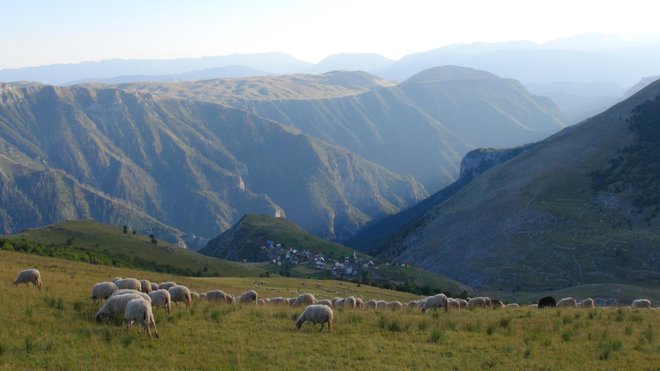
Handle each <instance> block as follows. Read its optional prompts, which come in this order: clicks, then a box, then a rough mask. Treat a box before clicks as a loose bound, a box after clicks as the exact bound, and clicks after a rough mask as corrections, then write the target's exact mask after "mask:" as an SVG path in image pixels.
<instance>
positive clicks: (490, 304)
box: [483, 296, 493, 308]
mask: <svg viewBox="0 0 660 371" xmlns="http://www.w3.org/2000/svg"><path fill="white" fill-rule="evenodd" d="M483 299H484V301H485V302H486V308H492V307H493V302H492V300H490V298H489V297H488V296H483Z"/></svg>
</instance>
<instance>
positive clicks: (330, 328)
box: [328, 321, 332, 332]
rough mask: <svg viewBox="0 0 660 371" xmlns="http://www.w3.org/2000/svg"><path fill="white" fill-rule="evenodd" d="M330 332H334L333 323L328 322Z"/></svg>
mask: <svg viewBox="0 0 660 371" xmlns="http://www.w3.org/2000/svg"><path fill="white" fill-rule="evenodd" d="M328 332H332V321H328Z"/></svg>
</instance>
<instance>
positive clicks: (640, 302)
mask: <svg viewBox="0 0 660 371" xmlns="http://www.w3.org/2000/svg"><path fill="white" fill-rule="evenodd" d="M630 306H631V307H633V308H651V301H650V300H649V299H637V300H633V302H632V304H630Z"/></svg>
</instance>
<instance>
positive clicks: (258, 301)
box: [257, 299, 266, 306]
mask: <svg viewBox="0 0 660 371" xmlns="http://www.w3.org/2000/svg"><path fill="white" fill-rule="evenodd" d="M257 305H258V306H264V305H266V301H265V300H264V299H257Z"/></svg>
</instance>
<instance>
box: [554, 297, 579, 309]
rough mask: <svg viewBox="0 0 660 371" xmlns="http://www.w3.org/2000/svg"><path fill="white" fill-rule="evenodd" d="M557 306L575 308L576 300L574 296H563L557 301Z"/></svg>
mask: <svg viewBox="0 0 660 371" xmlns="http://www.w3.org/2000/svg"><path fill="white" fill-rule="evenodd" d="M557 308H577V300H575V299H574V298H563V299H561V300H559V301H558V302H557Z"/></svg>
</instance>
